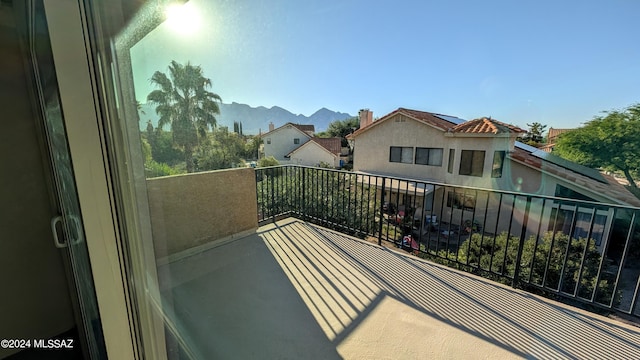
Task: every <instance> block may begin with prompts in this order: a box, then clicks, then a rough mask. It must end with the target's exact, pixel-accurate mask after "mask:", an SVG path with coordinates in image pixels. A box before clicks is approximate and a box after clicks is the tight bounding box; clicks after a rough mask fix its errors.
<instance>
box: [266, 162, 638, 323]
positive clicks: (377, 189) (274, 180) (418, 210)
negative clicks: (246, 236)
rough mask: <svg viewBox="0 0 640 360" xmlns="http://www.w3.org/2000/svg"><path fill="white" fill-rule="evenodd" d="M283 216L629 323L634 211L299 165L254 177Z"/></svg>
mask: <svg viewBox="0 0 640 360" xmlns="http://www.w3.org/2000/svg"><path fill="white" fill-rule="evenodd" d="M256 183H257V189H256V191H257V202H258V221H259V222H261V223H263V222H267V221H275V220H276V219H280V218H283V217H287V216H291V217H296V218H300V219H302V220H305V221H308V222H311V223H314V224H318V225H321V226H324V227H327V228H330V229H334V230H337V231H339V232H342V233H346V234H349V235H353V236H356V237H360V238H363V239H368V240H373V241H377V242H378V244H381V243H382V242H383V241H385V242H393V243H394V244H396V246H398V247H402V248H403V249H405V250H407V251H410V252H412V253H414V254H415V255H416V256H421V257H424V258H427V259H430V260H432V261H436V262H439V263H444V264H447V265H449V266H453V267H456V268H458V269H461V270H465V271H468V272H472V273H476V274H478V275H481V276H485V277H488V278H491V279H493V280H496V281H499V282H502V283H506V284H509V285H511V286H513V287H517V288H523V289H526V290H529V291H534V292H542V293H546V294H547V295H549V294H551V295H555V296H557V297H559V298H568V299H572V300H575V301H578V302H582V303H587V304H590V305H594V306H596V307H600V308H605V309H611V310H615V311H619V312H623V313H627V314H634V315H636V316H637V315H639V313H640V309H638V308H640V306H637V302H638V290H639V288H640V261H639V260H640V226H638V223H639V222H640V209H638V208H633V207H626V206H615V205H608V204H603V203H596V202H588V201H581V200H572V199H564V198H556V197H548V196H538V195H532V194H524V193H515V192H508V191H497V190H487V189H479V188H470V187H461V186H453V185H447V184H441V183H435V182H427V181H420V180H414V179H405V178H397V177H389V176H377V175H369V174H361V173H352V172H344V171H336V170H330V169H320V168H312V167H303V166H291V165H288V166H277V167H269V168H259V169H256Z"/></svg>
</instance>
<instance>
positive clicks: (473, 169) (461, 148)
mask: <svg viewBox="0 0 640 360" xmlns="http://www.w3.org/2000/svg"><path fill="white" fill-rule="evenodd" d="M371 118H372V117H371V116H370V114H368V113H367V112H364V113H361V116H360V119H361V125H360V129H359V130H357V131H356V132H354V133H353V134H351V135H350V136H348V139H349V141H350V142H351V144H352V145H353V148H354V161H353V169H354V171H356V172H359V173H363V174H376V175H389V176H396V177H402V178H409V179H418V180H425V181H429V182H432V183H433V184H434V185H433V186H423V188H422V189H419V190H418V191H414V192H413V194H414V196H413V197H412V196H406V195H402V194H400V195H399V194H393V193H391V192H389V193H388V194H387V195H386V196H387V197H386V198H388V199H394V200H395V201H397V202H398V204H397V205H400V204H403V203H404V204H411V203H413V204H416V203H417V204H420V208H421V210H422V209H424V212H425V215H426V216H430V215H431V214H430V213H429V211H430V210H431V209H441V208H445V209H446V213H444V214H438V215H439V216H443V217H445V218H450V219H454V220H455V219H460V218H461V217H463V216H465V215H464V213H465V211H466V212H472V211H473V214H474V216H476V217H481V218H487V219H490V221H491V220H492V221H496V222H500V221H503V222H505V223H504V224H496V226H495V229H496V230H497V231H499V230H500V229H504V228H506V227H507V225H508V224H507V223H506V221H507V219H506V218H504V217H502V220H501V216H499V214H498V213H497V212H498V211H500V210H497V209H493V208H492V207H491V206H490V205H489V204H490V203H491V197H492V196H497V195H495V193H489V192H482V191H474V192H466V193H460V192H456V191H454V190H453V188H450V187H447V186H446V185H462V186H470V187H475V188H481V189H493V190H505V191H513V192H517V193H526V194H534V195H547V196H557V197H563V198H570V199H578V200H588V201H595V202H605V203H613V204H622V205H631V206H640V200H638V199H637V198H636V197H634V196H633V195H632V194H631V193H630V192H629V191H627V190H626V189H625V188H624V187H623V186H621V185H620V184H618V183H617V181H615V179H613V178H612V177H609V176H606V175H603V174H601V173H600V172H598V171H596V170H594V169H590V168H587V167H584V166H581V165H578V164H575V163H572V162H570V161H567V160H564V159H561V158H559V157H557V156H554V155H552V154H549V153H546V152H544V151H542V150H539V149H536V148H534V147H530V146H527V145H525V144H522V143H520V142H517V141H516V138H517V136H518V135H520V134H521V133H523V132H525V131H524V130H522V129H520V128H518V127H516V126H513V125H509V124H506V123H503V122H500V121H497V120H495V119H491V118H486V117H484V118H479V119H475V120H470V121H465V120H463V119H460V118H457V117H453V116H448V115H442V114H435V113H429V112H424V111H417V110H410V109H405V108H399V109H397V110H395V111H393V112H391V113H389V114H387V115H385V116H383V117H381V118H380V119H378V120H376V121H371ZM416 197H418V198H419V199H416ZM445 202H446V204H444V206H443V207H441V204H443V203H445ZM481 203H482V204H483V205H481ZM545 207H546V208H548V209H543V208H545ZM539 211H540V214H545V215H544V216H542V215H541V216H540V218H541V221H547V224H543V225H542V226H548V221H549V219H550V217H551V215H550V214H552V213H553V214H555V213H560V214H565V213H567V216H573V215H570V214H569V213H568V212H572V213H571V214H574V213H575V214H577V215H576V218H577V224H578V225H576V230H579V226H580V223H581V221H582V219H583V218H585V217H590V216H595V217H596V226H595V228H594V229H593V232H594V238H597V237H602V234H605V233H607V231H608V229H609V227H610V226H612V224H611V222H610V221H608V220H607V219H608V218H610V216H609V215H610V214H607V213H602V214H600V213H598V214H583V213H582V212H581V211H580V209H576V207H575V206H574V207H573V208H567V207H566V206H564V205H562V204H558V203H554V202H548V203H545V204H543V205H541V209H540V210H539ZM545 212H546V213H545ZM545 219H546V220H545ZM492 228H493V226H492ZM598 234H599V235H598Z"/></svg>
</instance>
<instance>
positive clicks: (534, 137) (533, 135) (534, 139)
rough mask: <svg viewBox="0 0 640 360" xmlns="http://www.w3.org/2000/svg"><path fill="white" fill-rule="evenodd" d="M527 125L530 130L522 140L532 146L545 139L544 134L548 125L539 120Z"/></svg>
mask: <svg viewBox="0 0 640 360" xmlns="http://www.w3.org/2000/svg"><path fill="white" fill-rule="evenodd" d="M527 126H528V127H529V131H527V133H526V134H525V135H524V136H522V138H521V140H522V142H524V143H526V144H528V145H532V146H536V145H539V144H540V143H542V141H543V140H544V135H542V134H543V133H544V130H545V129H546V128H547V125H542V124H541V123H539V122H534V123H532V124H527Z"/></svg>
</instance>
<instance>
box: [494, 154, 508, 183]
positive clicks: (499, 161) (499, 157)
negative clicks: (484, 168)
mask: <svg viewBox="0 0 640 360" xmlns="http://www.w3.org/2000/svg"><path fill="white" fill-rule="evenodd" d="M504 154H505V152H504V151H494V152H493V166H492V167H491V177H493V178H501V177H502V166H503V165H504Z"/></svg>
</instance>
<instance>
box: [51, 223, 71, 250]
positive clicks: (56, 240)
mask: <svg viewBox="0 0 640 360" xmlns="http://www.w3.org/2000/svg"><path fill="white" fill-rule="evenodd" d="M60 223H62V216H59V215H58V216H54V217H53V218H51V233H52V234H53V245H55V246H56V247H57V248H58V249H64V248H66V247H67V244H66V243H63V242H61V241H60V239H59V238H58V229H57V225H58V224H60Z"/></svg>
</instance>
